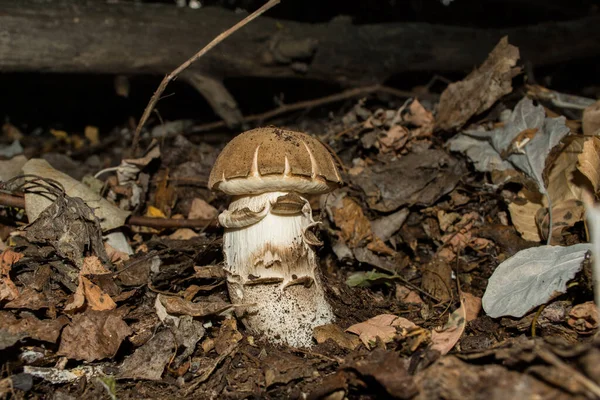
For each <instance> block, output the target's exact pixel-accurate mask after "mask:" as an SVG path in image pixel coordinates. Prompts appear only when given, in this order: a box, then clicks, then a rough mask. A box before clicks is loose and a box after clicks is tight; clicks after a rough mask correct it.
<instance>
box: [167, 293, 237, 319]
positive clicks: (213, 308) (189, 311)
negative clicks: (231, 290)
mask: <svg viewBox="0 0 600 400" xmlns="http://www.w3.org/2000/svg"><path fill="white" fill-rule="evenodd" d="M158 300H160V303H161V304H162V305H163V306H164V308H165V310H166V311H167V313H169V314H174V315H189V316H192V317H206V316H209V315H215V314H220V313H222V312H224V311H227V310H230V309H231V308H233V305H232V304H228V303H225V302H203V303H192V302H191V301H187V300H184V299H182V298H181V297H175V296H164V295H158Z"/></svg>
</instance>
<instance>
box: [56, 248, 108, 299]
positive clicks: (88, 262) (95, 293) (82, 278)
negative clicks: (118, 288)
mask: <svg viewBox="0 0 600 400" xmlns="http://www.w3.org/2000/svg"><path fill="white" fill-rule="evenodd" d="M106 274H110V271H108V270H107V269H106V268H105V267H104V266H103V265H102V262H101V261H100V260H99V259H98V257H96V256H89V257H85V258H84V260H83V266H82V267H81V270H80V271H79V285H78V286H77V291H76V292H75V294H74V295H73V301H71V302H70V303H69V304H67V305H66V306H65V311H70V310H75V309H78V308H80V307H82V306H83V304H84V303H87V305H88V306H89V307H90V309H91V310H96V311H106V310H113V309H115V308H117V304H116V303H115V302H114V301H113V299H111V297H110V296H109V295H108V294H106V293H105V292H104V291H103V290H102V289H101V288H100V287H99V286H98V285H96V284H95V283H93V282H92V281H91V280H90V279H89V278H88V277H87V276H90V275H106Z"/></svg>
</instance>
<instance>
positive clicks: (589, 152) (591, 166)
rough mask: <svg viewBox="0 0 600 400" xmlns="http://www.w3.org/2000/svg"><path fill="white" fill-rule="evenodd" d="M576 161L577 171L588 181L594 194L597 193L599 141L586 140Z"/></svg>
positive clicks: (598, 181) (599, 155)
mask: <svg viewBox="0 0 600 400" xmlns="http://www.w3.org/2000/svg"><path fill="white" fill-rule="evenodd" d="M577 161H578V165H577V169H578V170H579V171H580V172H581V173H582V174H583V175H584V176H585V177H586V178H588V179H589V181H590V183H591V185H592V187H593V188H594V193H597V192H598V190H599V189H600V139H599V138H597V137H593V138H592V139H591V140H587V141H586V142H585V143H584V144H583V151H582V152H581V154H579V156H578V157H577ZM592 194H593V193H592Z"/></svg>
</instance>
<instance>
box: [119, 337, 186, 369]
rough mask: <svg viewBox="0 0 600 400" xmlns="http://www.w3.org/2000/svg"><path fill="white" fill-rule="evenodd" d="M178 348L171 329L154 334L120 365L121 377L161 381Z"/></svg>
mask: <svg viewBox="0 0 600 400" xmlns="http://www.w3.org/2000/svg"><path fill="white" fill-rule="evenodd" d="M176 350H177V344H176V343H175V337H174V336H173V333H171V331H169V330H163V331H161V332H158V333H157V334H156V335H153V336H152V338H151V339H150V340H149V341H148V342H146V343H145V344H144V345H143V346H142V347H140V348H138V349H136V350H135V352H134V353H133V355H131V356H130V357H127V358H126V359H125V361H124V362H123V365H121V367H120V373H119V377H120V378H124V379H147V380H150V381H159V380H161V376H162V374H163V371H164V370H165V367H166V365H167V364H168V363H169V360H170V359H171V357H172V356H173V353H174V352H175V351H176Z"/></svg>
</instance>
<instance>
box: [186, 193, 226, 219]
mask: <svg viewBox="0 0 600 400" xmlns="http://www.w3.org/2000/svg"><path fill="white" fill-rule="evenodd" d="M217 214H219V211H217V209H216V208H214V207H213V206H211V205H210V204H208V203H207V202H206V201H204V200H202V199H201V198H198V197H196V198H194V200H192V205H191V207H190V212H189V213H188V218H189V219H213V218H215V217H216V216H217Z"/></svg>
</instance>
